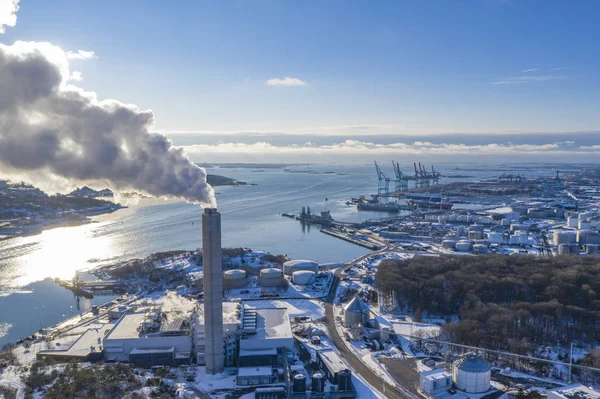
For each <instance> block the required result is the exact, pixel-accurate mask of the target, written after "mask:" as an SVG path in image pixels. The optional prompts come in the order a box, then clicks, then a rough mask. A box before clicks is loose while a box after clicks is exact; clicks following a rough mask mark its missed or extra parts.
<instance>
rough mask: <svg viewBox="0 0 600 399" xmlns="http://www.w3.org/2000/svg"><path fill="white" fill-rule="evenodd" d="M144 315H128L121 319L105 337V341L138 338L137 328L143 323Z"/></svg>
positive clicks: (142, 313) (140, 313)
mask: <svg viewBox="0 0 600 399" xmlns="http://www.w3.org/2000/svg"><path fill="white" fill-rule="evenodd" d="M145 317H146V313H144V312H139V313H128V314H126V315H124V316H123V317H121V319H119V321H118V322H117V324H116V325H115V327H114V328H113V329H112V330H111V331H110V332H109V333H108V335H106V337H105V339H130V338H138V337H139V336H140V333H139V331H138V327H139V326H140V325H141V324H142V322H143V321H144V318H145Z"/></svg>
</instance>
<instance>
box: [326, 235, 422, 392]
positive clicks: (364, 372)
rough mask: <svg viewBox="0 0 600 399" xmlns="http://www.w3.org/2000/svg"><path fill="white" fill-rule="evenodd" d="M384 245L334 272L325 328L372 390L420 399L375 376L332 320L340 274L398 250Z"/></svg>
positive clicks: (404, 389) (327, 304)
mask: <svg viewBox="0 0 600 399" xmlns="http://www.w3.org/2000/svg"><path fill="white" fill-rule="evenodd" d="M384 244H385V247H384V248H383V249H380V250H379V251H375V252H371V253H370V254H367V255H364V256H361V257H360V258H357V259H355V260H353V261H352V262H350V263H348V264H347V265H346V266H344V267H341V268H339V269H338V270H337V271H336V272H335V274H334V279H333V282H332V283H331V288H330V291H329V295H328V296H327V299H326V303H325V316H326V317H325V320H326V322H327V327H328V329H329V331H330V338H331V340H332V341H333V343H334V345H335V346H336V348H337V349H338V351H339V352H340V354H341V355H342V357H343V358H344V359H346V361H347V362H348V363H349V364H350V366H351V367H352V368H353V369H354V370H355V371H356V372H357V373H358V374H359V375H360V376H361V377H363V378H364V379H365V380H366V381H367V382H368V383H369V385H371V386H372V387H373V388H375V389H377V390H378V391H380V392H381V393H382V394H383V395H384V396H385V397H386V398H390V399H403V398H409V399H422V398H421V397H420V396H419V395H417V394H416V393H413V392H411V391H410V390H409V389H407V388H405V387H402V386H400V385H395V386H393V385H390V384H388V383H387V382H385V381H384V380H383V379H382V378H380V377H379V376H378V375H377V374H375V373H374V372H373V370H371V369H370V368H369V367H368V366H366V365H365V364H364V363H363V362H362V361H361V360H360V359H359V358H358V357H357V356H356V355H355V354H354V353H353V352H352V351H351V350H350V349H348V347H347V346H346V343H345V342H344V338H342V337H341V336H340V335H339V333H338V331H337V328H336V327H335V319H334V315H333V304H334V302H335V294H336V292H337V288H338V285H339V283H340V276H341V274H342V273H343V272H344V271H346V270H347V269H349V268H351V267H352V266H354V265H356V264H357V263H360V262H362V261H363V260H365V259H367V258H369V257H370V256H373V255H376V254H381V253H385V252H395V251H397V250H398V249H397V248H396V247H395V246H393V245H389V244H387V243H384ZM403 252H406V251H403Z"/></svg>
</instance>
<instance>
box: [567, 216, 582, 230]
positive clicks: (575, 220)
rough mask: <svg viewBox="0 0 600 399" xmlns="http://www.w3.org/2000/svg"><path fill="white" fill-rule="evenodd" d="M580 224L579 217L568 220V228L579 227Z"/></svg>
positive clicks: (571, 217) (570, 217)
mask: <svg viewBox="0 0 600 399" xmlns="http://www.w3.org/2000/svg"><path fill="white" fill-rule="evenodd" d="M578 224H579V218H578V217H577V216H569V217H568V218H567V226H569V227H577V225H578Z"/></svg>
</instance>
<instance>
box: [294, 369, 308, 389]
mask: <svg viewBox="0 0 600 399" xmlns="http://www.w3.org/2000/svg"><path fill="white" fill-rule="evenodd" d="M292 389H293V391H294V392H306V376H305V375H304V374H302V373H298V374H296V375H295V376H294V382H293V384H292Z"/></svg>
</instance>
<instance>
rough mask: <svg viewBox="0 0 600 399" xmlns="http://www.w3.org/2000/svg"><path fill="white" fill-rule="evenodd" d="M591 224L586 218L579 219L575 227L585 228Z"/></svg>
mask: <svg viewBox="0 0 600 399" xmlns="http://www.w3.org/2000/svg"><path fill="white" fill-rule="evenodd" d="M590 226H591V223H590V222H588V221H587V220H580V221H579V223H578V224H577V228H578V229H579V230H587V229H589V228H590Z"/></svg>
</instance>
